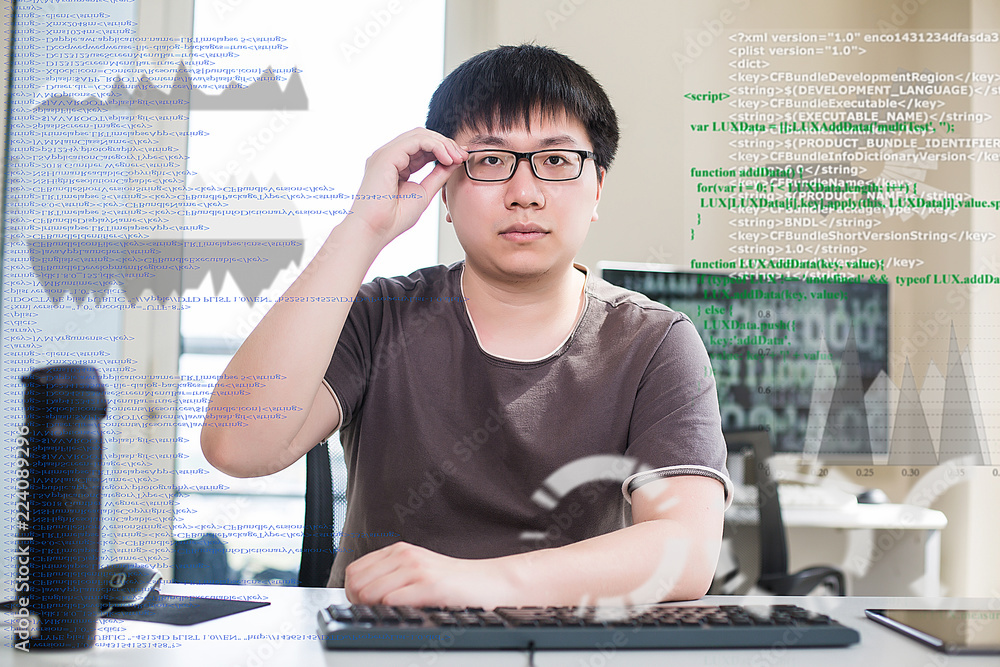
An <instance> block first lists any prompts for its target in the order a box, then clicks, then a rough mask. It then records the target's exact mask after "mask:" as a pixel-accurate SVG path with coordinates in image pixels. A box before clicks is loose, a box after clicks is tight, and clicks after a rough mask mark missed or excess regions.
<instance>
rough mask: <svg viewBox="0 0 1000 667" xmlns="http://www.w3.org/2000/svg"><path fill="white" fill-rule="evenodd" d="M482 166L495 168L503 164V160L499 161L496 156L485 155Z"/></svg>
mask: <svg viewBox="0 0 1000 667" xmlns="http://www.w3.org/2000/svg"><path fill="white" fill-rule="evenodd" d="M483 164H487V165H489V166H491V167H496V166H498V165H501V164H503V160H501V159H500V158H499V157H498V156H496V155H487V156H486V157H484V158H483Z"/></svg>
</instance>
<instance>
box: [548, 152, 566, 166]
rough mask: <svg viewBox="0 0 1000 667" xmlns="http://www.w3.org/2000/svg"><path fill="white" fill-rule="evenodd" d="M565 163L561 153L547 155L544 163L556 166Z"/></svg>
mask: <svg viewBox="0 0 1000 667" xmlns="http://www.w3.org/2000/svg"><path fill="white" fill-rule="evenodd" d="M565 163H566V158H565V157H563V156H562V155H549V156H548V157H546V158H545V164H547V165H551V166H553V167H558V166H560V165H563V164H565Z"/></svg>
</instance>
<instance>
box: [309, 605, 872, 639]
mask: <svg viewBox="0 0 1000 667" xmlns="http://www.w3.org/2000/svg"><path fill="white" fill-rule="evenodd" d="M319 631H320V634H321V635H322V636H323V638H324V643H325V645H326V647H327V648H329V649H378V650H385V649H419V648H424V647H427V648H431V649H438V648H449V649H596V648H599V647H601V646H604V647H609V645H608V642H610V646H613V647H615V648H621V649H630V648H634V649H651V648H760V647H769V646H782V647H784V648H796V647H805V646H848V645H850V644H855V643H857V642H858V641H859V639H860V637H859V635H858V633H857V631H856V630H854V629H852V628H848V627H845V626H843V625H841V624H840V623H838V622H837V621H835V620H833V619H831V618H830V617H829V616H825V615H823V614H818V613H815V612H811V611H806V610H805V609H802V608H801V607H797V606H794V605H775V606H760V607H755V606H737V605H722V606H700V607H688V606H681V605H676V604H654V605H638V606H634V607H617V608H614V607H498V608H497V609H495V610H492V611H484V610H483V609H477V608H464V607H462V608H460V607H422V608H417V607H390V606H384V605H373V606H366V605H346V604H345V605H331V606H329V607H327V608H326V609H322V610H320V612H319Z"/></svg>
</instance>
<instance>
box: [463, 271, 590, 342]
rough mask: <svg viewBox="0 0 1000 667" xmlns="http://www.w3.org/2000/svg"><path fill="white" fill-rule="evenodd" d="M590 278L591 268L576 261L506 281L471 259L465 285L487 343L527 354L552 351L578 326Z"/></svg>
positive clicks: (470, 308) (477, 325) (475, 321)
mask: <svg viewBox="0 0 1000 667" xmlns="http://www.w3.org/2000/svg"><path fill="white" fill-rule="evenodd" d="M585 281H586V276H585V274H584V273H583V272H582V271H580V270H579V269H577V268H576V267H574V266H572V265H570V266H568V267H567V268H566V269H565V270H564V271H562V272H560V274H558V275H554V276H551V277H548V278H545V279H540V280H537V281H532V282H531V283H517V284H510V283H501V282H499V281H495V280H489V279H486V278H484V277H483V276H482V275H480V274H479V273H478V272H477V271H475V269H474V268H472V267H470V266H469V265H468V263H466V265H465V269H464V271H463V275H462V289H463V292H464V295H465V298H466V299H467V301H466V302H465V303H466V307H467V308H468V311H469V317H470V318H471V319H472V323H473V326H474V327H475V329H476V333H477V335H478V336H479V340H480V344H481V345H482V346H483V348H484V349H485V350H486V351H487V352H489V353H491V354H495V355H497V356H502V357H508V358H512V359H525V360H527V359H537V358H541V357H544V356H546V355H548V354H551V353H552V352H553V351H555V349H556V348H557V347H558V344H559V343H560V342H561V341H562V340H564V339H565V338H566V337H567V336H568V335H569V334H570V332H571V331H572V330H573V328H574V326H575V325H576V322H577V320H578V319H579V316H580V313H581V312H582V310H583V304H584V296H583V287H584V283H585Z"/></svg>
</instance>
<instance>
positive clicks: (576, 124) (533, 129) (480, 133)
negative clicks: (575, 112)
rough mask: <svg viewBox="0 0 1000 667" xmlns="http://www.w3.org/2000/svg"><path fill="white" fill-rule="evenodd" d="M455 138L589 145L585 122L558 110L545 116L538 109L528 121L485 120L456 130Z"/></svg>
mask: <svg viewBox="0 0 1000 667" xmlns="http://www.w3.org/2000/svg"><path fill="white" fill-rule="evenodd" d="M455 138H456V139H458V138H461V139H462V143H470V144H471V143H475V144H483V145H487V146H498V147H501V146H507V145H509V144H510V143H511V141H514V140H516V141H523V140H525V139H528V140H535V141H537V142H540V143H542V144H544V145H556V144H562V145H565V144H573V145H580V146H582V145H585V144H589V137H588V134H587V130H586V128H585V127H584V126H583V123H582V122H580V120H579V119H577V118H576V117H575V116H571V115H569V114H567V113H566V112H565V111H563V110H562V109H558V110H556V111H554V112H551V113H546V114H545V115H544V116H543V115H542V114H541V113H539V112H538V111H534V112H533V113H532V114H531V117H530V119H529V122H528V124H527V125H526V124H525V123H524V118H523V117H520V116H519V117H518V118H516V119H513V121H512V122H510V123H508V124H504V123H501V122H500V120H499V119H497V118H493V119H490V120H489V121H487V120H485V119H484V120H482V121H481V122H478V123H476V124H474V125H464V126H462V127H461V128H459V129H458V131H457V132H456V133H455Z"/></svg>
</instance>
